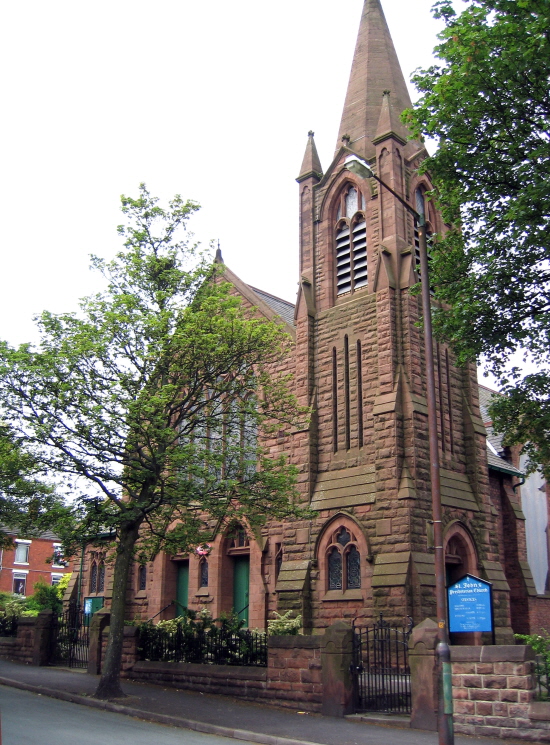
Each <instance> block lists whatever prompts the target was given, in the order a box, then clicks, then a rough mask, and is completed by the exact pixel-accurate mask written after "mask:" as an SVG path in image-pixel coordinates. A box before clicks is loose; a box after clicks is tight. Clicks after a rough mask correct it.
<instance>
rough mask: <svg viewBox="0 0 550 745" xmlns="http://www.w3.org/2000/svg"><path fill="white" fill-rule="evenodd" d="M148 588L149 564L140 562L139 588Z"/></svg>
mask: <svg viewBox="0 0 550 745" xmlns="http://www.w3.org/2000/svg"><path fill="white" fill-rule="evenodd" d="M146 589H147V566H146V565H145V564H140V565H139V567H138V590H146Z"/></svg>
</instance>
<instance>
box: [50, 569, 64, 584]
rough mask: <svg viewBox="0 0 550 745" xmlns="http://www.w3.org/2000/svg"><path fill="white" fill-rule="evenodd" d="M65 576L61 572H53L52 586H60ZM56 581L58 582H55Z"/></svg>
mask: <svg viewBox="0 0 550 745" xmlns="http://www.w3.org/2000/svg"><path fill="white" fill-rule="evenodd" d="M64 576H65V574H64V573H63V574H62V573H61V572H52V582H51V584H52V586H55V585H58V584H59V583H60V582H61V580H62V578H63V577H64ZM54 579H56V580H57V582H54Z"/></svg>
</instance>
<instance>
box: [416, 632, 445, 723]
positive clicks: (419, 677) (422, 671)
mask: <svg viewBox="0 0 550 745" xmlns="http://www.w3.org/2000/svg"><path fill="white" fill-rule="evenodd" d="M438 631H439V629H438V627H437V624H436V622H435V621H432V620H431V618H426V620H424V621H422V623H419V624H418V626H415V628H414V630H413V632H412V634H411V638H410V641H409V665H410V668H411V699H412V702H411V703H412V712H411V727H412V728H413V729H426V730H432V731H433V732H435V731H437V705H438V704H437V702H438V696H437V671H436V666H435V648H436V646H437V634H438Z"/></svg>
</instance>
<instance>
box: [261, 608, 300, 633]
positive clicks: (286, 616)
mask: <svg viewBox="0 0 550 745" xmlns="http://www.w3.org/2000/svg"><path fill="white" fill-rule="evenodd" d="M273 615H274V616H275V618H273V619H272V620H270V621H268V622H267V633H268V636H288V635H290V636H296V635H297V634H299V633H300V629H301V628H302V616H300V615H297V616H296V618H292V611H291V610H287V612H286V613H283V614H282V615H281V614H280V613H277V611H273Z"/></svg>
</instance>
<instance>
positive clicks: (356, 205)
mask: <svg viewBox="0 0 550 745" xmlns="http://www.w3.org/2000/svg"><path fill="white" fill-rule="evenodd" d="M367 283H368V276H367V223H366V221H365V213H364V197H363V195H362V194H361V192H360V191H359V190H358V189H356V188H355V187H354V186H349V187H348V188H347V189H346V190H344V192H343V193H342V196H341V200H340V205H339V207H338V213H337V223H336V293H337V294H338V295H344V294H346V293H352V292H355V290H359V289H360V288H361V287H366V285H367Z"/></svg>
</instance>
